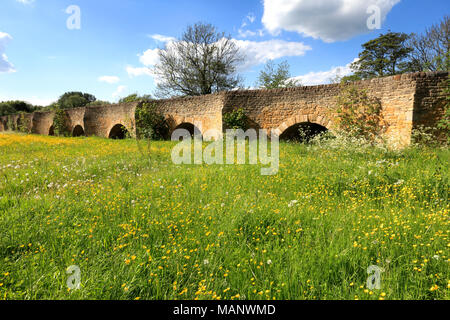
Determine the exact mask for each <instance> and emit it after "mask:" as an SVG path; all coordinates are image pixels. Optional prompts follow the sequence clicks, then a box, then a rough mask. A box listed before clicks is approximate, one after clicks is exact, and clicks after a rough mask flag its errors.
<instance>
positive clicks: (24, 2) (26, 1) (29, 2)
mask: <svg viewBox="0 0 450 320" xmlns="http://www.w3.org/2000/svg"><path fill="white" fill-rule="evenodd" d="M16 1H17V2H20V3H23V4H32V3H33V2H34V0H16Z"/></svg>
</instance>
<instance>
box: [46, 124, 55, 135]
mask: <svg viewBox="0 0 450 320" xmlns="http://www.w3.org/2000/svg"><path fill="white" fill-rule="evenodd" d="M48 135H49V136H54V135H55V127H54V126H53V125H51V126H50V128H49V129H48Z"/></svg>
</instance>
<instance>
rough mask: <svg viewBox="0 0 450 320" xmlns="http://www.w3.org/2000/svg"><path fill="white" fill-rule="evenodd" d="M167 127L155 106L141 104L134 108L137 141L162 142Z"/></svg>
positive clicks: (146, 103)
mask: <svg viewBox="0 0 450 320" xmlns="http://www.w3.org/2000/svg"><path fill="white" fill-rule="evenodd" d="M168 133H169V126H168V124H167V121H166V119H165V118H164V116H163V115H162V114H161V113H160V112H159V111H158V109H157V106H156V104H154V103H151V102H143V103H141V104H140V105H139V106H138V107H137V108H136V136H137V138H138V139H149V140H163V139H166V138H167V136H168Z"/></svg>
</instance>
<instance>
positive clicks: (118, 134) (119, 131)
mask: <svg viewBox="0 0 450 320" xmlns="http://www.w3.org/2000/svg"><path fill="white" fill-rule="evenodd" d="M127 135H128V130H127V128H125V126H123V125H121V124H116V125H115V126H114V127H113V128H112V129H111V131H110V132H109V138H110V139H114V140H122V139H125V138H126V137H127Z"/></svg>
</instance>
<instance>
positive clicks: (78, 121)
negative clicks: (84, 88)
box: [65, 108, 86, 134]
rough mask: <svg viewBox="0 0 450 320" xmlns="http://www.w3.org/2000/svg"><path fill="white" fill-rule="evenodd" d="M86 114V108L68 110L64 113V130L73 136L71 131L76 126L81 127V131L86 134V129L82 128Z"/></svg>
mask: <svg viewBox="0 0 450 320" xmlns="http://www.w3.org/2000/svg"><path fill="white" fill-rule="evenodd" d="M85 112H86V108H76V109H70V110H66V111H65V118H66V124H65V125H66V128H67V130H68V131H69V132H70V133H71V134H73V129H74V128H75V127H76V126H81V127H82V128H83V131H85V132H86V129H85V128H84V115H85Z"/></svg>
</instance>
